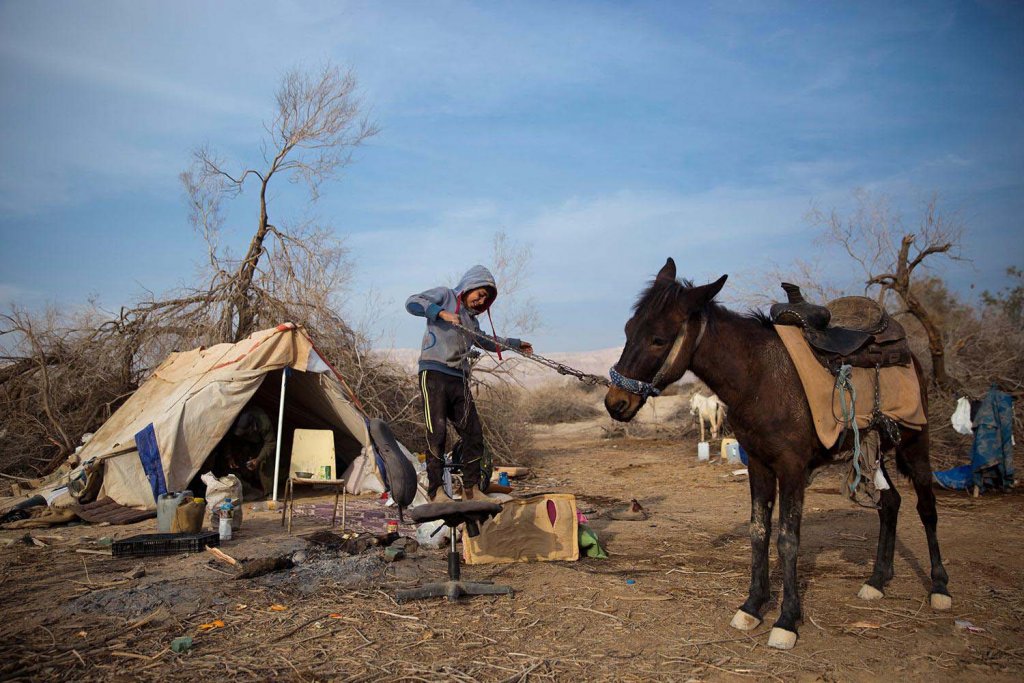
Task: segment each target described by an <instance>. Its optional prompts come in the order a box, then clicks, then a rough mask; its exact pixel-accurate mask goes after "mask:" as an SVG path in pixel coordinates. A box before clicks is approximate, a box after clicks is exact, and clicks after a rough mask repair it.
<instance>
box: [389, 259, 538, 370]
mask: <svg viewBox="0 0 1024 683" xmlns="http://www.w3.org/2000/svg"><path fill="white" fill-rule="evenodd" d="M478 287H486V288H487V289H488V290H489V291H490V296H488V297H487V303H486V305H485V306H484V308H483V310H480V311H474V310H473V309H471V308H470V307H469V306H467V305H466V302H465V301H464V300H463V297H464V296H465V294H467V293H468V292H471V291H473V290H474V289H477V288H478ZM497 296H498V288H497V286H495V284H494V276H493V275H491V271H489V270H487V269H486V268H484V267H483V266H473V267H472V268H470V269H469V270H468V271H467V272H466V274H465V275H463V276H462V279H461V280H459V284H457V285H455V289H449V288H448V287H435V288H434V289H428V290H427V291H425V292H421V293H419V294H413V295H412V296H410V297H409V299H408V300H407V301H406V302H405V310H407V311H409V312H410V313H412V314H413V315H418V316H422V317H424V318H426V319H427V332H426V334H424V335H423V349H422V350H421V351H420V362H419V369H420V372H422V371H424V370H436V371H437V372H443V373H445V374H448V375H454V376H455V377H467V376H469V349H470V347H472V346H473V345H474V344H475V345H476V346H479V347H480V348H482V349H485V350H487V351H497V350H498V347H497V345H496V344H495V343H494V340H493V339H492V338H491V337H489V336H487V335H486V334H484V333H483V332H482V331H481V330H480V323H479V322H478V321H477V319H476V317H477V316H478V315H479V314H481V313H483V312H485V311H486V310H487V309H488V308H490V306H491V304H492V303H493V302H494V299H495V298H496V297H497ZM441 311H448V312H449V313H455V314H457V315H458V316H459V319H460V320H461V321H462V325H463V327H468V328H469V329H471V330H475V331H476V333H475V334H470V333H468V332H464V331H462V330H460V329H458V328H456V327H455V326H454V325H452V324H451V323H449V322H446V321H444V320H442V319H441V318H439V317H438V315H440V313H441ZM498 341H499V342H500V343H503V344H505V345H507V346H511V347H512V348H516V349H518V348H520V346H521V345H522V342H521V341H520V340H519V339H512V338H510V339H506V338H503V337H498Z"/></svg>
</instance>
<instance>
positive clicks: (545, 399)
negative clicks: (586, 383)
mask: <svg viewBox="0 0 1024 683" xmlns="http://www.w3.org/2000/svg"><path fill="white" fill-rule="evenodd" d="M598 400H599V394H597V393H596V392H594V391H588V390H586V389H584V388H583V387H582V385H579V384H578V383H576V382H573V383H571V384H570V383H567V382H559V383H551V384H545V385H543V386H540V387H537V388H536V389H533V390H532V391H530V392H529V395H528V397H527V401H528V403H529V408H528V410H527V414H528V416H529V420H530V422H532V423H533V424H565V423H571V422H582V421H583V420H592V419H594V418H595V417H599V416H600V415H601V414H602V411H601V409H600V408H598V407H597V405H596V403H597V401H598Z"/></svg>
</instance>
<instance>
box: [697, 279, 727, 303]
mask: <svg viewBox="0 0 1024 683" xmlns="http://www.w3.org/2000/svg"><path fill="white" fill-rule="evenodd" d="M728 278H729V276H728V275H723V276H722V277H720V278H718V279H717V280H715V281H714V282H711V283H709V284H706V285H701V286H700V287H695V288H694V289H695V290H696V293H697V298H698V300H699V302H700V303H701V304H702V305H703V304H706V303H707V302H709V301H711V300H712V299H714V298H715V297H716V296H717V295H718V293H719V292H720V291H722V287H724V286H725V281H726V280H727V279H728Z"/></svg>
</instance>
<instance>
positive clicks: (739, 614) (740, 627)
mask: <svg viewBox="0 0 1024 683" xmlns="http://www.w3.org/2000/svg"><path fill="white" fill-rule="evenodd" d="M760 625H761V620H760V619H758V618H757V617H755V616H753V615H752V614H747V613H746V612H744V611H743V610H741V609H738V610H736V614H734V615H733V617H732V621H730V622H729V626H732V627H733V628H734V629H736V630H737V631H753V630H754V629H755V628H757V627H758V626H760Z"/></svg>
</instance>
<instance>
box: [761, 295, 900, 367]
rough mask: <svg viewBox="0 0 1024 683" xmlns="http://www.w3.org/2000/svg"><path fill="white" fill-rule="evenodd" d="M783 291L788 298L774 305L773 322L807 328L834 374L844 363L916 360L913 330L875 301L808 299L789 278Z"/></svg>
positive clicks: (811, 341) (814, 347)
mask: <svg viewBox="0 0 1024 683" xmlns="http://www.w3.org/2000/svg"><path fill="white" fill-rule="evenodd" d="M782 289H784V290H785V292H786V297H787V298H788V302H787V303H777V304H773V305H772V307H771V309H770V315H771V319H772V322H773V323H775V324H776V325H794V326H796V327H800V328H802V329H803V331H804V337H805V338H806V339H807V342H808V343H809V344H810V345H811V349H812V350H813V351H814V354H815V356H816V357H817V358H818V360H819V361H820V362H821V364H822V365H824V366H825V367H827V368H828V369H829V370H831V371H832V372H837V371H838V369H839V366H840V365H852V366H854V367H858V368H874V367H883V368H884V367H888V366H890V365H908V364H910V345H909V344H908V343H907V333H906V332H905V331H904V330H903V326H902V325H900V324H899V322H897V321H896V320H893V319H892V318H891V317H890V316H889V314H888V313H886V312H885V309H884V308H882V306H881V305H879V304H878V302H876V301H875V300H874V299H869V298H867V297H866V296H844V297H840V298H838V299H833V300H832V301H830V302H828V303H827V304H826V305H824V306H820V305H818V304H813V303H811V302H809V301H807V300H806V299H804V297H803V294H802V293H801V292H800V288H799V287H798V286H796V285H794V284H790V283H788V282H783V283H782Z"/></svg>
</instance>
